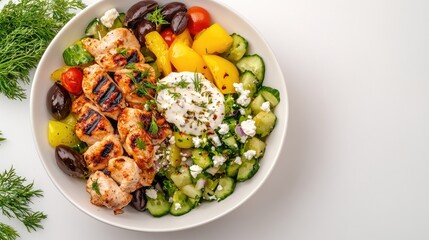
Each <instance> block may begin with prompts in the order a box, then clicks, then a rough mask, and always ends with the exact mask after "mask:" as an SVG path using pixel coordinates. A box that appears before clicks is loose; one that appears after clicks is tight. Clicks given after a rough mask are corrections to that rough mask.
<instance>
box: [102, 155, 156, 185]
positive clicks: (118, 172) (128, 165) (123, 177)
mask: <svg viewBox="0 0 429 240" xmlns="http://www.w3.org/2000/svg"><path fill="white" fill-rule="evenodd" d="M107 170H108V171H109V173H110V177H111V178H113V180H115V181H116V182H117V183H118V184H119V188H120V189H121V190H122V191H124V192H127V193H132V192H134V191H135V190H137V189H139V188H141V187H143V186H148V185H147V180H146V179H145V177H144V175H143V172H142V170H141V169H140V168H139V167H138V166H137V164H136V162H135V161H134V160H133V159H132V158H129V157H126V156H121V157H117V158H112V159H110V160H109V164H108V167H107Z"/></svg>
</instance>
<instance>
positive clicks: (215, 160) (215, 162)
mask: <svg viewBox="0 0 429 240" xmlns="http://www.w3.org/2000/svg"><path fill="white" fill-rule="evenodd" d="M225 161H226V159H225V157H224V156H221V155H216V156H213V166H215V167H219V166H220V165H222V164H223V163H224V162H225Z"/></svg>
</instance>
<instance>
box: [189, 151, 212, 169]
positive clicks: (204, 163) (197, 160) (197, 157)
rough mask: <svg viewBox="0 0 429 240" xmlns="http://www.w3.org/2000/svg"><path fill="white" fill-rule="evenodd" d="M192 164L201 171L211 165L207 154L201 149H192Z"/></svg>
mask: <svg viewBox="0 0 429 240" xmlns="http://www.w3.org/2000/svg"><path fill="white" fill-rule="evenodd" d="M192 162H193V163H194V164H196V165H198V166H200V167H201V168H202V169H207V168H208V167H210V166H211V165H212V164H213V163H212V160H211V159H210V156H209V152H207V151H206V150H204V149H201V148H196V149H192Z"/></svg>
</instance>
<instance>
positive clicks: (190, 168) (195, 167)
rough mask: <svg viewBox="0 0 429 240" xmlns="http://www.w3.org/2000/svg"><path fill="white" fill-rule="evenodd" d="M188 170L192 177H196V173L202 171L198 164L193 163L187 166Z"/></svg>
mask: <svg viewBox="0 0 429 240" xmlns="http://www.w3.org/2000/svg"><path fill="white" fill-rule="evenodd" d="M189 170H191V175H192V177H193V178H196V177H197V176H198V174H200V173H201V172H202V171H203V169H202V168H201V167H200V166H198V165H195V164H194V165H192V166H191V167H189Z"/></svg>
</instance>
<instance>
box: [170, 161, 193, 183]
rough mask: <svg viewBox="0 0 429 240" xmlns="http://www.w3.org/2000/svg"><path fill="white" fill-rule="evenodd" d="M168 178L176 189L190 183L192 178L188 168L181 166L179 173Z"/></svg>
mask: <svg viewBox="0 0 429 240" xmlns="http://www.w3.org/2000/svg"><path fill="white" fill-rule="evenodd" d="M170 178H171V181H173V182H174V184H175V185H176V186H177V187H178V188H181V187H183V186H185V185H188V184H191V183H192V176H191V172H190V171H189V167H185V166H181V167H180V169H179V171H177V172H174V173H172V174H171V175H170Z"/></svg>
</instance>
